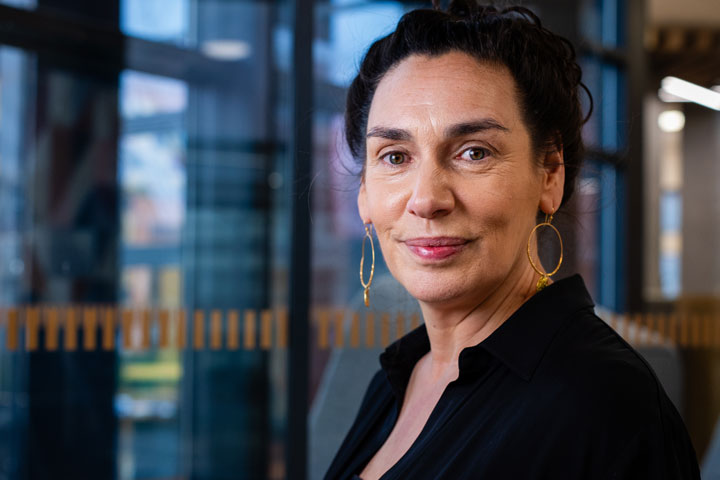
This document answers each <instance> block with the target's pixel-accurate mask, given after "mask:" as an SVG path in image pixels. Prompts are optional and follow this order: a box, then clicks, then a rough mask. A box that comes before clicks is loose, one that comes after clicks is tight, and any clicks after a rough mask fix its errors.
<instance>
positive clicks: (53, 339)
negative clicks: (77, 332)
mask: <svg viewBox="0 0 720 480" xmlns="http://www.w3.org/2000/svg"><path fill="white" fill-rule="evenodd" d="M59 337H60V320H59V316H58V309H57V307H50V308H48V309H47V311H46V313H45V350H47V351H48V352H54V351H57V349H58V347H59V346H60V338H59Z"/></svg>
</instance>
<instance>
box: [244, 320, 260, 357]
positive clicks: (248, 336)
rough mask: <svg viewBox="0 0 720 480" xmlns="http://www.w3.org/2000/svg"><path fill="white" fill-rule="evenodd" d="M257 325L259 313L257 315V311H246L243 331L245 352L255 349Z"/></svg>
mask: <svg viewBox="0 0 720 480" xmlns="http://www.w3.org/2000/svg"><path fill="white" fill-rule="evenodd" d="M256 323H257V313H255V310H245V329H244V331H243V347H245V350H252V349H254V348H255V345H256V339H255V335H256V333H255V332H256V330H257V328H256V326H255V325H256Z"/></svg>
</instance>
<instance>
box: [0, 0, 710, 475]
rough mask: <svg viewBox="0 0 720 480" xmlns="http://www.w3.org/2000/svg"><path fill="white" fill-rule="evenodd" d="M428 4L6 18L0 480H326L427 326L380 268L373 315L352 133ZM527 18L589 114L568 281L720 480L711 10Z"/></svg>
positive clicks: (48, 6) (72, 5)
mask: <svg viewBox="0 0 720 480" xmlns="http://www.w3.org/2000/svg"><path fill="white" fill-rule="evenodd" d="M429 3H430V2H425V3H417V2H390V1H362V0H326V1H320V0H318V1H313V0H298V1H296V2H291V1H286V0H278V1H268V0H265V1H262V0H102V1H98V0H1V1H0V480H5V479H7V480H16V479H17V480H21V479H22V480H24V479H57V478H61V479H65V478H72V479H95V480H97V479H119V480H131V479H158V480H159V479H230V478H233V479H236V478H243V479H284V478H288V479H298V480H304V479H320V478H322V476H323V474H324V472H325V469H326V468H327V467H328V465H329V462H330V461H331V459H332V457H333V455H334V453H335V451H336V450H337V448H338V447H339V444H340V442H341V441H342V438H343V436H344V434H345V432H346V431H347V429H348V428H349V426H350V423H351V422H352V420H353V418H354V415H355V413H356V411H357V408H358V406H359V401H360V399H361V395H362V393H363V392H364V389H365V387H366V386H367V383H368V382H369V380H370V378H371V376H372V374H373V373H374V372H375V371H376V370H377V369H378V368H379V362H378V354H379V353H380V352H381V351H382V350H383V348H384V347H385V346H386V345H387V344H388V343H390V342H392V341H393V340H394V339H396V338H398V337H399V336H401V335H403V334H404V333H406V332H407V331H409V329H411V328H413V327H415V326H417V325H418V323H419V322H421V321H422V319H421V318H420V316H419V310H418V307H417V305H416V303H415V302H414V301H413V300H412V299H411V298H409V297H408V296H407V294H406V293H405V291H404V290H403V289H402V287H400V286H399V285H398V284H397V283H396V282H395V281H394V280H393V279H392V278H391V277H390V276H389V274H388V273H387V269H386V268H385V267H384V265H383V264H382V258H381V256H378V261H377V265H376V271H375V280H374V282H373V287H372V290H371V292H372V293H371V296H372V307H371V308H370V309H365V308H364V306H363V305H362V289H361V287H360V284H359V281H358V266H359V260H360V251H361V243H362V237H363V228H362V223H361V221H360V219H359V217H358V214H357V208H356V202H355V196H356V192H357V188H358V182H359V179H358V177H357V175H356V172H357V166H355V165H354V164H353V163H352V161H351V159H350V157H349V155H348V153H347V150H346V148H345V146H344V145H343V143H342V134H341V132H342V112H343V107H344V94H345V91H346V88H347V86H348V85H349V82H350V81H351V79H352V77H353V75H354V73H355V71H356V69H357V66H358V62H359V60H360V58H361V56H362V54H363V53H364V51H365V49H366V48H367V47H368V46H369V44H370V43H371V42H372V41H373V40H374V39H376V38H378V37H380V36H382V35H384V34H387V33H389V32H390V31H391V30H392V29H393V26H394V25H395V24H396V22H397V21H398V19H399V18H400V16H401V15H402V14H403V13H404V12H406V11H407V10H409V9H412V8H416V7H418V6H427V5H428V4H429ZM522 3H523V4H525V5H526V6H528V7H530V8H532V9H533V10H534V11H535V12H536V13H537V14H538V15H539V16H540V17H541V18H542V20H543V22H544V23H545V24H546V25H547V26H549V27H550V28H551V29H552V30H554V31H556V32H558V33H560V34H562V35H565V36H566V37H568V38H569V39H571V40H572V42H573V43H574V45H575V47H576V49H577V51H578V55H579V57H580V61H581V64H582V67H583V70H584V78H585V82H586V83H587V85H588V86H589V88H590V90H591V91H592V93H593V96H594V98H595V113H594V115H593V117H592V120H591V121H590V122H589V123H588V124H587V125H586V128H585V132H584V133H585V140H586V142H587V145H588V152H587V158H586V163H585V166H584V168H583V171H582V172H581V175H580V184H579V187H578V189H577V193H576V195H575V197H574V200H573V202H572V203H571V204H570V205H569V206H568V209H567V212H566V213H565V214H563V215H560V216H559V218H558V220H559V224H560V227H561V232H562V235H563V239H564V242H565V245H566V248H565V252H564V254H565V263H564V264H563V269H562V270H561V272H560V275H561V276H566V275H570V274H572V273H575V272H580V273H581V274H582V275H583V277H584V279H585V281H586V283H587V285H588V288H589V289H590V291H591V293H592V294H593V296H594V299H595V301H596V303H597V310H598V313H599V314H600V316H601V317H602V318H603V319H604V320H606V321H607V322H608V323H609V324H610V326H612V327H613V328H615V329H616V330H617V331H618V332H619V333H620V334H621V335H623V336H624V337H625V338H626V339H627V340H628V341H629V342H630V343H631V344H633V345H634V346H636V348H637V349H638V350H639V351H640V352H641V353H642V354H643V356H645V358H646V359H647V360H648V361H649V362H650V364H651V365H652V366H653V368H654V369H655V371H656V373H657V375H658V377H659V379H660V380H661V382H662V383H663V385H664V387H665V389H666V391H667V392H668V394H669V395H670V398H671V399H672V400H673V402H674V403H675V405H676V407H677V408H678V410H679V411H680V413H681V414H682V416H683V418H684V420H685V422H686V424H687V426H688V429H689V431H690V434H691V437H692V439H693V443H694V445H695V448H696V451H697V454H698V460H699V461H700V462H701V466H702V473H703V478H704V479H720V424H718V418H719V414H720V253H719V251H718V250H719V249H720V113H718V111H719V110H720V3H718V1H717V0H685V1H683V2H676V1H674V0H536V1H534V2H522ZM545 240H546V239H544V238H541V246H542V247H543V258H544V259H546V261H547V262H548V263H547V264H548V265H549V264H550V263H552V262H553V261H554V258H556V256H557V253H558V252H557V251H556V246H555V245H554V244H553V242H552V240H553V238H551V237H549V238H548V239H547V240H548V241H547V242H546V241H545ZM546 243H547V245H546Z"/></svg>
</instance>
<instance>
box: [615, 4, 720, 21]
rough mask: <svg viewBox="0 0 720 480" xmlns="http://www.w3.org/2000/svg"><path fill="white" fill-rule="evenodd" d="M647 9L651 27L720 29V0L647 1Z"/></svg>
mask: <svg viewBox="0 0 720 480" xmlns="http://www.w3.org/2000/svg"><path fill="white" fill-rule="evenodd" d="M628 1H630V2H633V1H635V0H628ZM647 9H648V23H649V24H650V25H651V26H661V25H678V26H680V25H682V26H687V27H689V26H693V27H713V28H720V0H647Z"/></svg>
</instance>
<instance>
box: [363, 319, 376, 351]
mask: <svg viewBox="0 0 720 480" xmlns="http://www.w3.org/2000/svg"><path fill="white" fill-rule="evenodd" d="M365 346H366V347H368V348H373V347H374V346H375V315H374V314H373V313H372V312H367V313H366V314H365Z"/></svg>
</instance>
